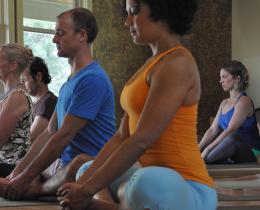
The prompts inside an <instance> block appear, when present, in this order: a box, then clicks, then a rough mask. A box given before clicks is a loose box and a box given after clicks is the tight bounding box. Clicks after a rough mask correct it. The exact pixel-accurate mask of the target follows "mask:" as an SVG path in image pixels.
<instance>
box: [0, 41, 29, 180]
mask: <svg viewBox="0 0 260 210" xmlns="http://www.w3.org/2000/svg"><path fill="white" fill-rule="evenodd" d="M31 57H32V52H31V50H29V49H26V48H24V47H22V46H20V45H17V44H4V45H2V46H0V79H1V81H2V82H3V84H4V93H3V95H2V97H1V99H0V177H5V176H7V175H9V173H10V172H11V171H12V170H13V168H14V167H15V165H16V164H17V162H18V161H19V160H20V159H21V158H22V157H23V156H24V155H25V153H26V151H27V150H28V148H29V146H30V141H29V134H30V125H31V109H32V102H31V99H30V97H29V96H28V95H26V94H25V92H24V90H23V86H22V85H21V84H20V75H21V73H22V71H23V70H25V69H26V68H27V66H28V64H29V61H30V59H31Z"/></svg>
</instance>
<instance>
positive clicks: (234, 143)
mask: <svg viewBox="0 0 260 210" xmlns="http://www.w3.org/2000/svg"><path fill="white" fill-rule="evenodd" d="M248 81H249V76H248V71H247V69H246V67H245V66H244V65H243V64H242V63H241V62H239V61H236V60H234V61H231V62H230V63H229V64H227V65H225V66H223V67H222V68H221V70H220V84H221V85H222V88H223V90H224V91H227V92H229V98H227V99H224V100H223V101H222V103H221V104H220V107H219V110H218V112H217V115H216V117H215V120H214V121H213V123H212V125H211V126H210V128H209V129H208V130H207V132H206V133H205V135H204V137H203V138H202V140H201V142H200V149H201V151H202V157H203V158H204V160H205V162H206V163H208V164H210V163H247V162H256V161H257V156H258V155H259V154H260V138H259V134H258V128H257V121H256V116H255V113H254V104H253V102H252V100H251V98H250V97H248V96H247V95H246V93H245V90H246V88H247V87H248Z"/></svg>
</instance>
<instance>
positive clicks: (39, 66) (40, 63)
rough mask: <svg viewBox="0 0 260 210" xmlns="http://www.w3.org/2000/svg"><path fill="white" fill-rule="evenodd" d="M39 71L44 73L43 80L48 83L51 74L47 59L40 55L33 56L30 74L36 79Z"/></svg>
mask: <svg viewBox="0 0 260 210" xmlns="http://www.w3.org/2000/svg"><path fill="white" fill-rule="evenodd" d="M38 72H41V73H42V81H43V82H44V83H45V84H46V85H47V84H49V83H50V82H51V75H50V74H49V69H48V66H47V64H46V63H45V61H44V60H43V59H42V58H40V57H37V56H35V57H33V59H32V61H31V64H30V67H29V74H30V75H31V77H32V78H33V79H35V77H36V75H37V73H38Z"/></svg>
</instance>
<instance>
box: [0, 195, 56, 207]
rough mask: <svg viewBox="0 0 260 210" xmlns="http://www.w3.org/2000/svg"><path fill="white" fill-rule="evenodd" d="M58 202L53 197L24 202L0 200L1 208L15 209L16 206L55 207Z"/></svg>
mask: <svg viewBox="0 0 260 210" xmlns="http://www.w3.org/2000/svg"><path fill="white" fill-rule="evenodd" d="M57 204H58V202H57V200H56V198H55V197H46V198H40V199H38V200H26V201H10V200H6V199H4V198H0V208H1V207H16V206H42V205H57Z"/></svg>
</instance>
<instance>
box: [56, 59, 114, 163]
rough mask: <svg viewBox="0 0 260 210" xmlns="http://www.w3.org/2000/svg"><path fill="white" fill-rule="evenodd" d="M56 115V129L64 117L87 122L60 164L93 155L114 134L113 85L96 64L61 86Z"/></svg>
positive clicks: (88, 66) (62, 156) (91, 64)
mask: <svg viewBox="0 0 260 210" xmlns="http://www.w3.org/2000/svg"><path fill="white" fill-rule="evenodd" d="M56 112H57V116H58V128H60V127H61V126H62V123H63V120H64V117H65V116H66V114H70V115H73V116H76V117H80V118H83V119H86V120H88V123H87V125H86V126H85V127H84V128H82V129H81V130H80V131H79V132H78V133H77V134H76V136H75V137H74V138H73V139H72V141H71V142H70V144H69V145H68V146H67V147H66V148H65V150H64V151H63V153H62V155H61V162H62V165H63V166H65V165H67V164H68V163H69V162H70V161H71V160H72V159H73V158H74V157H75V156H77V155H78V154H80V153H86V154H88V155H91V156H96V155H97V153H98V152H99V151H100V149H101V148H102V147H103V146H104V144H105V143H106V142H107V141H108V140H109V139H110V138H111V137H112V135H113V134H114V132H115V105H114V93H113V88H112V84H111V82H110V80H109V78H108V76H107V74H106V73H105V71H104V70H103V69H102V67H101V66H100V65H99V64H98V63H97V62H92V63H90V64H89V65H87V66H85V67H84V68H83V69H81V70H80V71H79V72H78V73H77V74H76V75H74V76H73V77H71V78H70V79H69V80H68V81H67V82H65V83H64V84H63V86H62V87H61V89H60V92H59V98H58V102H57V106H56ZM71 126H73V125H71Z"/></svg>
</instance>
